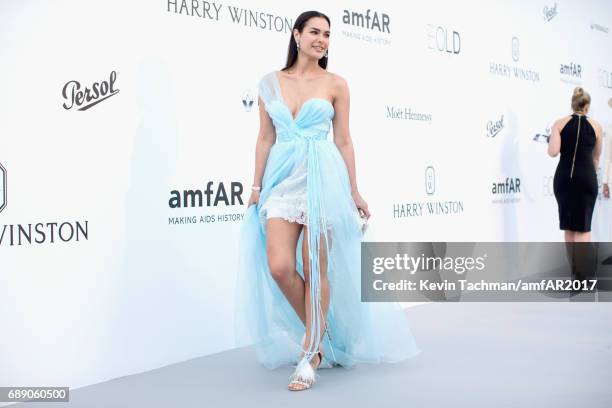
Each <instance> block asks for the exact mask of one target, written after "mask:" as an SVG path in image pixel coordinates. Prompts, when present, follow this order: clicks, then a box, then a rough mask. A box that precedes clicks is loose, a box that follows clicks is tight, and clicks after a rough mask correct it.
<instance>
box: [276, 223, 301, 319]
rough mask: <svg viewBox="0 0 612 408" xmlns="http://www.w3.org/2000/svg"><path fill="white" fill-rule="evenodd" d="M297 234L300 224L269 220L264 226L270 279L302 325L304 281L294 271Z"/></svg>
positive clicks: (299, 231)
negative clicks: (272, 279) (273, 281)
mask: <svg viewBox="0 0 612 408" xmlns="http://www.w3.org/2000/svg"><path fill="white" fill-rule="evenodd" d="M301 231H302V225H301V224H298V223H295V222H289V221H286V220H284V219H282V218H269V219H268V221H267V223H266V233H267V245H266V246H267V248H266V252H267V255H268V265H269V267H270V273H271V275H272V278H274V280H275V281H276V284H277V285H278V287H279V288H280V290H281V292H283V294H284V295H285V297H286V298H287V300H288V301H289V304H291V306H292V307H293V309H294V310H295V312H296V313H297V315H298V316H299V318H300V320H301V321H302V323H303V324H304V325H306V308H305V306H304V305H305V299H304V290H305V286H304V280H303V279H302V277H301V276H300V275H299V274H298V273H297V270H296V269H295V261H296V260H295V251H296V247H297V243H298V239H299V238H300V233H301Z"/></svg>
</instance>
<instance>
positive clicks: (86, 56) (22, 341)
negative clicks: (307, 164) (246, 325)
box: [0, 0, 612, 387]
mask: <svg viewBox="0 0 612 408" xmlns="http://www.w3.org/2000/svg"><path fill="white" fill-rule="evenodd" d="M193 5H195V6H197V7H196V8H194V9H193V8H192V6H193ZM304 7H307V8H309V9H318V10H320V11H322V12H324V13H326V14H327V15H329V16H330V18H331V20H332V26H331V30H332V36H331V44H330V51H329V53H330V65H329V67H328V68H329V70H330V71H333V72H336V73H338V74H340V75H342V76H343V77H344V78H345V79H346V80H347V81H348V84H349V87H350V90H351V134H352V137H353V140H354V144H355V150H356V155H357V168H358V179H359V185H360V190H361V191H362V194H363V195H364V197H365V198H366V200H367V201H368V202H369V204H370V208H371V210H372V213H373V217H372V219H371V224H370V228H369V230H368V232H367V234H366V236H365V239H366V240H371V241H376V240H381V241H382V240H384V241H393V240H401V241H428V240H433V241H557V240H560V239H561V238H562V235H561V233H560V231H559V230H558V219H557V209H556V202H555V199H554V196H552V175H553V174H554V170H555V166H556V163H557V159H551V158H549V157H548V156H547V155H546V135H547V134H548V133H549V132H550V130H549V129H550V126H551V125H552V123H553V122H554V120H555V119H557V118H558V117H561V116H562V115H565V114H567V113H569V112H570V109H569V104H570V97H571V93H572V90H573V88H574V87H575V86H576V85H581V86H584V87H585V88H586V89H587V91H589V92H590V93H591V96H592V98H593V101H592V106H591V116H592V117H594V118H596V119H598V120H599V121H600V122H601V123H602V124H603V125H604V126H609V125H610V122H612V119H611V113H612V111H611V110H610V108H609V107H608V105H607V101H608V99H609V98H610V97H611V96H612V78H611V76H610V75H611V74H610V73H611V72H612V47H611V41H612V33H610V28H611V27H612V4H610V3H609V2H606V1H604V0H601V1H589V2H588V3H580V2H573V1H556V2H555V1H553V0H547V1H529V0H524V1H496V2H490V1H467V2H453V1H430V2H419V3H411V2H393V1H377V2H371V1H336V2H329V1H317V0H315V1H311V2H309V3H308V4H307V5H306V6H305V5H304V4H303V3H299V2H281V1H265V0H258V1H245V0H233V1H232V2H231V3H227V4H226V3H215V2H205V1H201V0H195V1H194V2H191V1H189V2H185V7H183V4H182V2H181V1H180V0H177V1H176V2H174V1H168V0H157V1H145V0H132V1H129V2H124V1H118V0H110V1H106V2H94V1H76V0H57V1H54V2H43V1H34V0H28V1H17V0H3V1H2V2H0V74H1V75H0V89H1V90H2V96H1V97H0V165H1V166H2V168H0V170H1V173H2V175H1V177H0V180H2V181H1V184H0V187H2V192H1V194H0V198H2V202H0V208H1V210H0V234H2V235H1V238H0V367H1V369H0V385H5V386H9V385H10V386H13V385H14V386H17V385H57V386H61V385H68V386H71V387H78V386H82V385H86V384H91V383H95V382H99V381H103V380H106V379H109V378H114V377H118V376H122V375H127V374H131V373H135V372H140V371H145V370H148V369H152V368H156V367H160V366H163V365H166V364H170V363H173V362H176V361H181V360H185V359H189V358H192V357H196V356H201V355H205V354H210V353H214V352H219V351H222V350H226V349H229V348H232V347H235V346H236V345H235V344H234V341H233V338H234V336H233V313H234V309H233V305H234V296H233V288H234V276H235V267H236V264H235V262H236V251H237V250H238V248H237V246H236V242H237V240H236V236H237V234H238V231H239V225H240V220H241V218H242V213H243V211H244V209H245V206H244V205H243V204H244V203H245V202H246V200H247V198H248V192H249V187H250V185H251V180H252V172H253V161H254V146H255V139H256V134H257V129H258V116H257V102H256V101H257V94H256V89H257V88H256V85H257V81H258V80H259V78H260V77H261V76H262V75H263V74H265V73H267V72H269V71H271V70H275V69H280V68H281V67H282V66H283V63H284V60H285V57H286V55H285V53H286V47H287V42H288V39H289V35H290V28H291V26H292V24H293V21H294V19H295V18H296V17H297V15H298V14H299V13H300V12H302V11H304V10H303V9H304ZM368 9H370V13H371V15H374V13H376V15H377V17H378V18H379V19H381V21H382V18H383V14H385V15H386V16H388V18H389V31H390V32H381V31H379V30H378V29H377V28H374V29H369V28H366V27H359V26H357V25H353V24H350V22H348V23H347V22H344V21H343V15H344V14H345V13H348V14H349V15H350V14H352V13H366V10H368ZM237 13H242V14H237ZM245 13H246V14H245ZM251 13H253V15H255V14H254V13H258V16H259V17H258V19H257V20H255V21H254V22H253V21H248V20H246V19H245V15H249V16H250V15H251ZM239 15H240V19H239V20H238V16H239ZM233 18H234V19H236V21H234V19H233ZM245 21H246V24H245ZM270 24H271V25H270ZM571 64H574V66H579V67H580V75H572V74H571V73H570V74H566V73H561V66H562V65H570V66H571ZM113 72H114V74H113ZM515 72H516V73H517V75H519V76H520V75H522V76H524V77H525V78H517V77H515ZM576 72H577V71H576ZM506 73H508V74H509V76H507V75H505V74H506ZM111 76H113V78H114V81H113V83H112V89H111V87H110V82H111ZM71 81H78V82H79V83H80V90H81V91H84V90H85V87H87V88H90V89H91V90H92V92H93V86H94V83H98V84H101V83H102V82H103V81H106V82H107V84H106V86H107V87H109V89H108V90H107V91H108V93H106V94H105V96H107V98H106V99H103V98H104V97H103V96H100V97H98V98H97V99H92V100H90V101H89V102H88V101H87V100H84V101H82V104H75V103H73V101H72V98H71V92H72V90H73V89H75V86H76V84H75V83H74V82H71ZM98 86H99V85H98ZM64 89H66V95H67V98H65V97H64V95H63V91H64ZM96 101H97V102H98V103H95V102H96ZM253 101H255V102H254V103H253ZM94 103H95V104H94ZM90 104H94V105H92V106H90V107H89V108H87V109H83V110H79V109H80V108H84V107H86V106H88V105H90ZM249 106H250V109H249ZM394 116H395V117H394ZM489 122H490V123H491V124H495V123H501V125H500V126H497V127H498V129H497V130H499V132H498V133H497V134H495V135H492V133H490V131H489V130H488V129H492V128H491V125H488V124H489ZM492 131H493V130H491V132H492ZM506 179H512V180H513V182H516V180H517V179H518V180H519V183H520V191H513V192H506V193H503V194H493V193H492V189H493V184H494V183H502V182H503V183H505V181H506ZM209 185H210V187H208V186H209ZM232 186H233V187H232ZM220 188H222V190H221V191H219V189H220ZM232 188H234V189H237V190H236V193H237V196H238V197H239V198H240V200H238V199H237V200H235V201H234V202H232V201H231V196H232V195H231V190H232ZM207 189H208V190H209V191H210V193H209V194H208V195H207V193H206V192H205V191H206V190H207ZM240 189H242V193H241V194H239V193H240ZM185 190H202V191H203V193H202V194H203V203H202V205H201V206H200V205H197V204H199V203H197V202H196V205H195V206H191V205H188V206H187V207H184V206H183V205H181V207H180V208H173V207H172V205H174V204H175V203H174V202H173V200H172V199H173V197H174V194H173V193H172V192H173V191H178V193H177V194H179V195H180V196H182V195H183V191H185ZM224 192H225V193H226V195H224V194H223V193H224ZM207 197H209V198H210V202H207ZM215 198H217V203H216V204H217V205H215ZM225 198H227V200H225ZM599 198H600V199H599V200H598V203H597V208H596V210H595V215H594V219H593V231H594V232H593V235H594V239H596V240H606V241H608V240H610V238H611V234H612V231H611V228H612V213H611V208H610V202H609V201H605V200H603V199H602V196H601V195H600V197H599ZM181 204H184V203H181ZM187 204H190V203H187ZM429 208H432V209H433V211H432V212H431V213H430V212H429V211H428V209H429ZM436 209H437V210H436ZM193 219H195V222H193V223H192V222H190V221H191V220H193ZM30 230H31V231H32V232H30ZM28 235H29V238H28ZM202 375H206V374H205V373H203V374H202Z"/></svg>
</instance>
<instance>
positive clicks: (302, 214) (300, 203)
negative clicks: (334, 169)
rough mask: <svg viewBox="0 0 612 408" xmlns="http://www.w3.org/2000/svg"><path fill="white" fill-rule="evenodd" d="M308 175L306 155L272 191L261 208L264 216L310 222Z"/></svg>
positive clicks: (266, 217)
mask: <svg viewBox="0 0 612 408" xmlns="http://www.w3.org/2000/svg"><path fill="white" fill-rule="evenodd" d="M307 176H308V160H307V157H304V160H303V161H302V162H301V163H299V164H298V165H297V166H295V167H294V168H293V170H292V171H291V174H289V176H287V178H286V179H284V180H283V181H281V182H280V183H279V184H278V185H277V186H276V187H274V189H273V190H272V191H271V192H270V195H269V196H268V199H267V200H266V202H265V203H263V205H262V206H261V209H260V211H261V212H260V214H261V216H262V218H264V219H268V218H282V219H284V220H286V221H289V222H297V223H299V224H303V225H305V224H308V195H307Z"/></svg>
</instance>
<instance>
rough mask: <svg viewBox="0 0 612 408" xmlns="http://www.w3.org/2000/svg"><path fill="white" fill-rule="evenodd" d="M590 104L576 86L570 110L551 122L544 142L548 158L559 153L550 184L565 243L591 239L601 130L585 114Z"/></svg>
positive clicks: (585, 94)
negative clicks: (559, 156) (571, 111)
mask: <svg viewBox="0 0 612 408" xmlns="http://www.w3.org/2000/svg"><path fill="white" fill-rule="evenodd" d="M590 105H591V96H590V95H589V94H588V93H587V92H586V91H585V90H584V89H582V88H580V87H578V88H576V89H574V94H573V95H572V110H573V113H572V114H571V115H569V116H565V117H563V118H561V119H559V120H557V121H556V122H555V124H554V125H553V128H552V133H551V136H550V141H549V144H548V154H549V155H550V156H551V157H556V156H557V155H558V154H559V153H561V158H560V159H559V164H558V165H557V170H556V172H555V177H554V184H553V187H554V192H555V198H556V199H557V204H558V206H559V228H561V229H562V230H564V231H565V241H566V242H589V241H590V240H591V218H592V216H593V210H594V208H595V200H596V199H597V172H596V169H597V166H598V163H599V156H600V154H601V146H602V138H603V131H602V128H601V126H600V125H599V123H597V122H596V121H595V120H593V119H591V118H589V117H588V116H587V113H588V112H589V107H590Z"/></svg>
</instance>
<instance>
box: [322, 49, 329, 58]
mask: <svg viewBox="0 0 612 408" xmlns="http://www.w3.org/2000/svg"><path fill="white" fill-rule="evenodd" d="M327 51H328V50H325V55H323V56H324V57H325V58H327V57H328V56H329V55H328V54H327Z"/></svg>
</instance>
